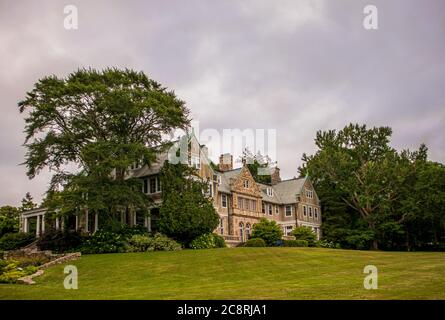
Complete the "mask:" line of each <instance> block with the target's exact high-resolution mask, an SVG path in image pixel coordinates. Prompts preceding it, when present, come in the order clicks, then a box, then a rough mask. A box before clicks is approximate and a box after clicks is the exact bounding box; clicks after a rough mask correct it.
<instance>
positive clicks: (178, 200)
mask: <svg viewBox="0 0 445 320" xmlns="http://www.w3.org/2000/svg"><path fill="white" fill-rule="evenodd" d="M160 178H161V185H162V205H161V208H160V215H159V229H160V231H161V232H162V233H164V234H166V235H168V236H170V237H172V238H174V239H176V240H178V241H180V242H183V243H185V244H188V243H190V242H191V241H192V240H193V239H195V238H197V237H199V236H201V235H203V234H207V233H211V232H213V230H215V228H216V227H217V226H218V223H219V216H218V214H217V212H216V210H215V207H214V206H213V202H212V198H211V197H210V195H209V194H208V181H204V180H202V179H201V178H200V177H199V175H198V173H197V171H196V169H194V168H192V167H189V166H188V165H185V164H182V163H178V164H171V163H169V162H168V161H166V162H165V163H164V166H163V168H162V170H161V173H160Z"/></svg>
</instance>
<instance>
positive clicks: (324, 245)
mask: <svg viewBox="0 0 445 320" xmlns="http://www.w3.org/2000/svg"><path fill="white" fill-rule="evenodd" d="M317 247H321V248H331V249H334V248H335V249H339V248H340V244H339V243H334V242H333V241H328V240H320V241H317Z"/></svg>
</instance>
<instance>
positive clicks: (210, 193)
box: [208, 182, 213, 197]
mask: <svg viewBox="0 0 445 320" xmlns="http://www.w3.org/2000/svg"><path fill="white" fill-rule="evenodd" d="M208 193H209V197H213V183H212V182H210V183H209V190H208Z"/></svg>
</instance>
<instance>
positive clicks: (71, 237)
mask: <svg viewBox="0 0 445 320" xmlns="http://www.w3.org/2000/svg"><path fill="white" fill-rule="evenodd" d="M81 244H82V236H81V235H80V233H79V232H76V231H60V230H51V231H48V232H45V233H44V234H43V235H42V236H41V237H40V238H39V239H38V240H37V247H39V249H40V250H51V251H53V252H57V253H62V252H67V251H73V250H75V249H77V248H78V247H79V246H80V245H81Z"/></svg>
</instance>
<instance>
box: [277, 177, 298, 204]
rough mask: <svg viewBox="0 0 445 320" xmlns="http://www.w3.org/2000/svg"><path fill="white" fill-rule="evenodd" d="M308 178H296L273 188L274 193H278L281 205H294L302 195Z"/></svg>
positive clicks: (281, 182)
mask: <svg viewBox="0 0 445 320" xmlns="http://www.w3.org/2000/svg"><path fill="white" fill-rule="evenodd" d="M305 182H306V178H294V179H289V180H284V181H280V182H278V183H277V184H276V185H274V186H273V189H274V192H277V193H278V195H279V197H280V200H281V203H284V204H286V203H294V202H296V197H297V196H298V195H299V194H300V193H301V190H302V189H303V186H304V183H305Z"/></svg>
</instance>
